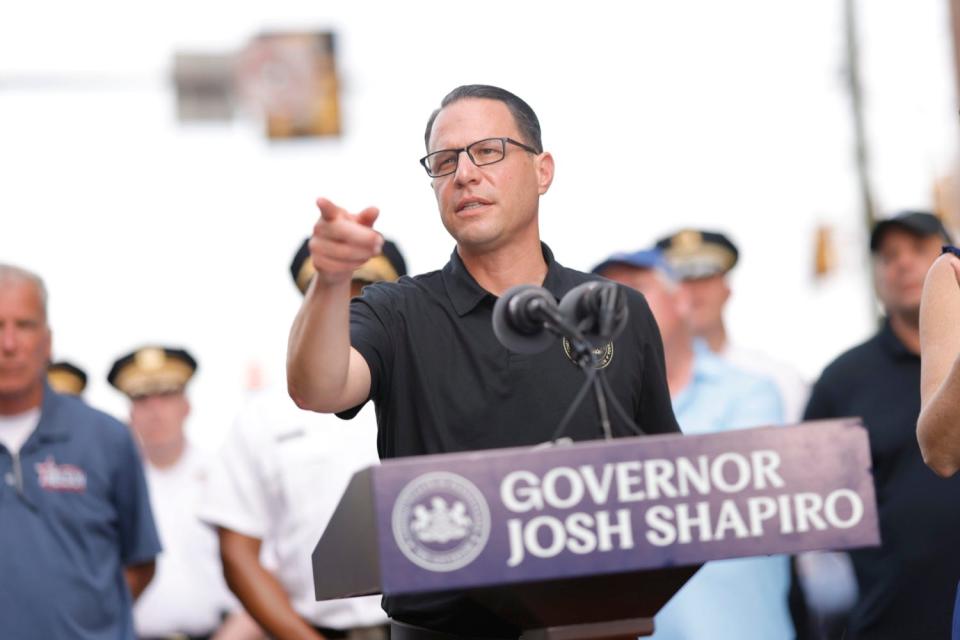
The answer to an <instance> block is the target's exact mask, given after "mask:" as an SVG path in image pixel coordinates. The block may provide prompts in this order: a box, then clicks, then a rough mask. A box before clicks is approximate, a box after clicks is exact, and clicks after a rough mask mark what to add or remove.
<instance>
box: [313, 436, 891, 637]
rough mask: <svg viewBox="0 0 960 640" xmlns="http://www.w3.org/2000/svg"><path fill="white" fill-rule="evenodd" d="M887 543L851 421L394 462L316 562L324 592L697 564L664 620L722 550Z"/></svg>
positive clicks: (371, 481) (623, 574)
mask: <svg viewBox="0 0 960 640" xmlns="http://www.w3.org/2000/svg"><path fill="white" fill-rule="evenodd" d="M879 541H880V536H879V530H878V526H877V513H876V501H875V497H874V491H873V480H872V476H871V472H870V452H869V445H868V440H867V433H866V430H865V429H864V428H863V426H862V425H861V424H860V422H859V420H856V419H850V420H833V421H823V422H812V423H804V424H801V425H796V426H791V427H763V428H756V429H745V430H738V431H730V432H726V433H719V434H711V435H699V436H682V435H670V436H647V437H639V438H622V439H617V440H612V441H591V442H581V443H577V444H571V445H558V446H552V447H546V448H537V449H530V448H514V449H497V450H490V451H477V452H470V453H458V454H444V455H434V456H421V457H414V458H404V459H399V460H389V461H385V462H384V463H383V464H382V465H380V466H376V467H371V468H369V469H366V470H364V471H362V472H360V473H358V474H357V475H356V476H355V477H354V479H353V481H352V482H351V485H350V487H349V488H348V490H347V493H346V494H345V496H344V498H343V500H342V501H341V504H340V507H338V511H337V513H336V514H335V515H334V518H333V520H332V521H331V524H330V526H329V527H328V529H327V531H326V532H325V533H324V535H323V537H322V538H321V540H320V542H319V544H318V545H317V548H316V550H315V551H314V556H313V559H314V567H315V576H316V586H317V597H318V599H325V598H331V597H341V596H345V595H358V594H361V593H375V592H378V591H382V592H383V593H387V594H391V595H396V594H406V593H420V592H436V591H447V590H450V589H457V590H466V591H470V590H480V591H483V590H487V592H489V590H491V589H497V588H510V589H512V590H514V591H524V590H527V589H533V590H536V589H537V588H543V585H553V586H558V585H562V584H564V583H570V584H573V583H577V581H580V582H579V584H581V585H585V584H600V583H599V582H584V580H587V581H589V580H594V581H596V579H598V578H602V579H603V580H604V582H603V584H606V583H607V582H609V581H610V580H614V581H615V582H617V583H618V584H621V585H622V584H628V585H631V588H632V586H633V585H635V584H639V583H641V582H644V581H645V580H647V581H649V580H656V579H660V578H657V577H656V576H658V575H660V576H661V577H663V576H668V574H667V573H663V570H671V569H676V568H682V567H683V568H685V567H692V568H691V569H688V570H686V571H685V572H683V573H682V574H678V573H676V572H674V573H673V574H669V575H671V576H672V578H670V579H667V578H664V579H665V580H666V581H667V582H669V583H670V586H669V588H668V589H667V591H668V593H666V594H661V596H663V597H659V598H658V599H657V604H656V605H652V606H651V607H648V608H647V609H645V610H644V611H643V613H642V615H652V612H655V610H656V609H659V607H660V606H662V605H663V604H664V603H665V602H666V600H667V599H669V597H670V595H671V594H672V593H673V592H674V591H676V590H677V589H679V587H680V586H682V584H683V581H685V580H686V579H688V578H689V576H690V575H692V573H693V572H694V571H695V570H696V567H697V566H698V565H700V564H702V563H704V562H708V561H710V560H718V559H723V558H735V557H744V556H756V555H766V554H779V553H796V552H799V551H807V550H814V549H847V548H854V547H863V546H870V545H876V544H879ZM657 572H661V573H660V574H658V573H657ZM677 576H680V577H679V578H678V577H677ZM668 577H669V576H668ZM611 584H613V583H611ZM638 590H639V591H642V589H640V588H639V587H638ZM540 621H541V622H542V620H540ZM566 622H567V623H570V622H571V620H569V619H568V620H566ZM572 622H576V620H572Z"/></svg>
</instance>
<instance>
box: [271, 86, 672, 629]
mask: <svg viewBox="0 0 960 640" xmlns="http://www.w3.org/2000/svg"><path fill="white" fill-rule="evenodd" d="M425 141H426V147H427V151H428V154H427V156H425V157H424V158H423V159H422V160H421V163H422V164H423V166H424V168H425V169H426V170H427V174H428V175H429V176H430V177H431V178H432V179H433V182H432V185H433V189H434V193H435V195H436V198H437V204H438V208H439V210H440V218H441V221H442V222H443V224H444V226H445V227H446V229H447V231H448V232H449V233H450V235H451V236H453V238H454V240H455V241H456V249H455V250H454V252H453V254H452V255H451V258H450V261H449V262H448V263H447V265H446V266H445V267H444V268H443V269H441V270H439V271H434V272H432V273H428V274H424V275H421V276H417V277H414V278H401V279H400V281H399V282H397V283H391V284H376V285H371V286H369V287H367V288H366V289H365V290H364V293H363V295H362V296H361V297H360V298H359V299H356V300H354V302H353V303H352V305H351V304H350V303H349V302H348V301H349V297H350V274H351V272H352V271H353V270H354V269H356V268H357V267H358V266H360V265H361V264H362V263H363V262H364V261H366V260H367V259H369V258H370V257H371V256H373V255H375V254H376V253H378V252H379V250H380V247H381V244H382V242H383V240H382V238H381V237H380V235H379V234H378V233H377V232H376V231H374V230H373V223H374V221H375V220H376V217H377V215H378V213H379V212H378V210H377V209H375V208H368V209H365V210H363V211H361V212H359V213H356V214H352V213H349V212H347V211H346V210H344V209H343V208H341V207H338V206H336V205H334V204H333V203H331V202H330V201H328V200H325V199H320V200H319V201H318V205H319V208H320V214H321V217H320V220H318V222H317V224H316V225H315V226H314V230H313V236H312V238H311V240H310V252H311V256H312V260H313V263H314V266H315V267H316V269H317V277H315V278H314V280H313V284H312V285H311V286H310V289H309V290H308V291H307V293H306V294H305V297H304V304H303V307H302V308H301V310H300V312H299V314H298V315H297V318H296V320H295V321H294V325H293V328H292V330H291V334H290V345H289V351H288V359H287V374H288V375H287V378H288V384H289V388H290V393H291V396H292V397H293V398H294V400H295V401H296V402H297V404H298V405H299V406H301V407H303V408H307V409H313V410H315V411H324V412H341V416H342V417H350V416H351V415H352V414H353V413H355V412H356V410H357V408H358V407H359V406H361V405H362V404H363V403H365V402H366V401H367V400H370V399H373V401H374V403H375V405H376V410H377V421H378V424H379V435H378V448H379V451H380V456H381V457H383V458H392V457H398V456H410V455H421V454H432V453H444V452H451V451H465V450H472V449H488V448H495V447H507V446H518V445H534V444H537V443H541V442H544V441H547V440H549V439H550V438H551V435H552V434H553V431H554V429H555V428H556V426H557V424H558V423H559V422H560V420H561V418H562V416H563V414H564V412H565V411H566V410H567V407H568V405H569V403H570V401H571V399H572V398H573V396H574V395H575V393H576V391H577V390H578V389H579V388H580V386H581V384H582V382H583V375H582V374H581V373H580V371H579V370H578V369H577V368H576V367H575V366H574V364H573V363H572V361H571V360H570V359H569V358H568V356H567V355H566V352H565V350H564V348H563V346H562V344H561V341H560V340H557V341H556V342H555V344H554V345H552V347H551V348H550V349H547V350H546V351H545V352H543V353H540V354H537V355H520V354H515V353H511V352H509V351H507V350H506V349H505V348H504V347H503V346H501V345H500V343H499V342H498V341H497V339H496V337H495V336H494V334H493V330H492V328H491V314H492V310H493V305H494V302H495V301H496V297H497V296H499V295H501V294H502V293H503V292H504V291H506V290H507V289H509V288H510V287H512V286H514V285H518V284H535V285H542V286H543V287H545V288H546V289H547V290H549V291H550V292H551V293H552V294H553V295H554V296H555V297H557V298H558V299H559V298H560V297H562V296H563V295H564V294H565V293H566V292H567V291H569V290H570V289H572V288H573V287H574V286H576V285H578V284H580V283H581V282H584V281H585V280H588V279H592V278H595V277H596V276H591V275H588V274H584V273H580V272H577V271H573V270H572V269H567V268H566V267H563V266H561V265H560V264H559V263H557V262H556V261H555V260H554V258H553V254H552V253H551V252H550V249H549V248H547V246H546V245H544V244H542V243H541V242H540V230H539V222H538V212H539V198H540V196H541V195H543V194H544V193H546V192H547V189H549V187H550V183H551V182H552V180H553V172H554V161H553V157H552V156H551V155H550V154H549V153H546V152H544V151H543V147H542V144H541V141H540V125H539V122H538V120H537V117H536V115H535V114H534V112H533V110H532V109H530V107H529V106H528V105H527V104H526V103H525V102H524V101H522V100H521V99H520V98H518V97H517V96H515V95H513V94H511V93H509V92H507V91H504V90H503V89H498V88H496V87H489V86H483V85H470V86H464V87H460V88H458V89H455V90H454V91H453V92H451V93H450V94H448V95H447V96H446V97H445V98H444V100H443V102H442V103H441V107H440V109H438V110H437V111H435V112H434V114H433V115H432V116H431V117H430V120H429V122H428V123H427V130H426V135H425ZM627 295H628V304H629V311H630V323H629V326H628V328H627V329H626V330H625V331H624V332H623V334H621V335H620V336H619V337H617V338H616V340H615V341H614V342H613V344H612V345H610V346H609V347H608V348H607V349H606V350H605V352H604V353H605V357H603V358H602V359H601V360H600V362H599V363H598V365H599V366H604V367H606V372H607V377H608V379H609V380H610V383H611V385H612V386H613V388H614V390H615V392H616V395H617V398H618V400H619V402H620V403H621V404H622V405H623V407H625V408H626V409H627V411H629V412H631V415H632V417H633V419H634V420H635V421H636V422H637V424H639V426H640V427H641V428H642V429H643V430H644V431H645V432H647V433H669V432H676V431H678V428H677V424H676V420H675V418H674V416H673V410H672V409H671V407H670V395H669V392H668V391H667V385H666V379H665V375H664V364H663V348H662V345H661V342H660V335H659V333H658V331H657V327H656V324H655V323H654V321H653V317H652V316H651V314H650V310H649V308H648V307H647V304H646V302H645V301H644V299H643V297H642V296H641V295H639V294H637V293H635V292H631V291H628V292H627ZM614 429H615V433H616V434H617V435H627V434H628V433H630V432H629V430H628V428H627V427H626V425H623V424H616V425H614ZM566 435H568V436H570V437H572V438H574V439H580V440H583V439H590V438H597V437H600V435H601V431H600V427H599V421H598V419H597V417H596V414H595V412H594V410H593V409H592V407H591V405H590V404H589V403H584V405H583V406H582V407H581V408H580V410H579V413H578V414H577V417H576V419H575V420H574V421H573V423H572V426H571V428H570V429H569V430H568V432H567V433H566ZM384 608H385V609H386V610H387V613H389V614H390V616H391V617H392V618H393V619H394V620H395V621H400V622H402V623H406V624H407V625H415V626H417V627H425V628H428V629H432V630H437V631H440V632H444V633H445V634H449V636H439V637H458V638H468V637H486V638H516V637H517V636H518V634H519V632H518V630H517V629H516V628H514V627H512V625H510V624H508V623H507V622H506V621H504V620H501V619H499V618H497V617H496V616H493V615H492V614H490V613H489V612H488V611H486V610H484V609H480V608H479V607H477V606H475V605H473V604H472V603H471V602H470V601H468V600H466V599H465V598H462V597H460V596H458V595H457V594H445V595H443V596H433V597H424V596H418V597H404V598H395V597H388V598H385V599H384ZM409 633H411V631H410V629H409V627H406V626H403V627H402V628H401V627H399V626H398V627H397V628H395V630H394V637H395V638H398V637H438V636H423V635H419V636H418V635H413V636H410V635H405V634H409ZM414 633H415V632H414Z"/></svg>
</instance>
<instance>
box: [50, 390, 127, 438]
mask: <svg viewBox="0 0 960 640" xmlns="http://www.w3.org/2000/svg"><path fill="white" fill-rule="evenodd" d="M53 406H54V412H55V413H54V418H53V419H55V420H57V421H58V422H62V423H64V424H66V427H67V428H68V429H69V430H70V432H71V435H73V436H75V438H76V439H77V440H79V441H80V442H82V443H83V444H84V446H88V445H89V446H93V447H104V446H107V447H122V448H126V447H133V448H135V446H136V445H135V444H134V442H133V435H132V434H131V433H130V428H129V427H127V425H125V424H124V423H122V422H120V420H118V419H117V418H114V417H113V416H111V415H110V414H108V413H106V412H105V411H101V410H100V409H96V408H94V407H91V406H90V405H89V404H87V403H86V402H85V401H84V400H82V399H80V398H77V397H74V396H70V395H65V394H56V396H55V399H54V401H53Z"/></svg>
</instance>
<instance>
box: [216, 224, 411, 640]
mask: <svg viewBox="0 0 960 640" xmlns="http://www.w3.org/2000/svg"><path fill="white" fill-rule="evenodd" d="M290 273H291V275H292V276H293V281H294V283H295V284H296V285H297V288H298V289H299V290H300V293H301V294H302V293H303V292H305V291H306V290H307V287H308V286H309V284H310V281H311V280H312V279H313V277H314V275H315V271H314V269H313V264H312V263H311V262H310V252H309V251H308V250H307V242H306V241H304V242H303V244H302V245H301V246H300V249H299V251H298V252H297V253H296V255H295V256H294V259H293V263H292V264H291V265H290ZM402 275H406V265H405V263H404V260H403V257H402V256H401V255H400V252H399V250H398V249H397V248H396V246H395V245H394V244H393V243H392V242H390V241H389V240H385V241H384V243H383V252H382V254H381V255H378V256H374V257H372V258H370V260H368V261H367V262H365V263H364V264H363V265H362V266H361V267H360V268H359V269H357V270H356V271H354V273H353V280H352V283H351V295H353V296H357V295H360V290H361V289H362V288H363V287H364V286H366V285H368V284H371V283H374V282H381V281H390V282H392V281H395V280H397V279H398V278H399V277H400V276H402ZM377 462H379V460H378V459H377V423H376V416H374V413H373V410H372V408H369V407H368V408H366V409H364V410H363V411H361V412H360V414H359V415H358V416H357V418H356V419H355V420H354V421H353V423H348V422H344V421H342V420H338V419H337V418H336V417H334V416H328V415H323V414H320V413H314V412H312V411H303V410H301V409H298V408H297V407H296V405H294V404H293V401H292V400H290V396H289V395H287V393H286V390H285V389H280V390H276V391H271V390H266V391H264V392H261V393H260V394H258V395H257V396H256V397H254V398H253V399H252V400H251V401H250V402H249V403H248V404H247V406H246V407H244V409H243V411H241V413H240V415H239V416H238V418H237V422H236V424H235V425H234V428H233V429H232V430H231V431H230V433H229V434H228V435H227V439H226V442H225V443H224V446H223V448H222V449H221V451H220V454H219V456H218V457H217V461H216V464H215V465H214V467H213V468H212V470H211V474H210V480H209V482H208V484H207V487H206V490H205V491H204V495H203V499H202V500H201V505H200V516H201V518H202V519H203V520H204V521H205V522H207V523H209V524H211V525H213V526H215V527H216V528H217V531H218V534H219V537H220V556H221V558H222V560H223V569H224V575H225V576H226V578H227V584H228V585H229V586H230V588H231V590H232V591H233V592H234V594H236V596H237V598H239V599H240V601H241V602H242V603H243V605H244V607H245V608H246V609H247V611H249V612H250V613H251V615H253V616H254V617H255V618H256V619H257V621H258V622H259V623H260V625H261V626H262V627H263V628H264V629H265V630H266V631H267V633H269V634H270V635H271V636H272V637H275V638H285V639H287V638H289V639H303V640H319V639H321V638H331V639H334V638H348V639H350V640H385V639H386V637H387V631H386V627H385V626H384V625H385V624H386V621H387V618H386V615H385V614H384V612H383V609H382V608H381V607H380V598H379V597H376V596H368V597H365V598H343V599H339V600H331V601H327V602H317V601H316V596H315V595H314V586H313V566H312V563H311V554H312V552H313V548H314V547H315V546H316V544H317V540H318V539H319V537H320V534H321V533H322V532H323V530H324V529H325V528H326V526H327V522H328V521H329V520H330V517H331V515H332V514H333V511H334V509H335V508H336V506H337V503H338V502H339V500H340V497H341V496H342V495H343V492H344V490H345V489H346V486H347V483H348V482H349V481H350V478H351V477H352V475H353V473H354V472H356V471H359V470H360V469H363V468H365V467H368V466H370V465H372V464H376V463H377ZM264 548H266V549H268V550H269V551H270V558H269V560H270V562H269V563H265V562H263V561H262V560H261V558H262V551H263V549H264Z"/></svg>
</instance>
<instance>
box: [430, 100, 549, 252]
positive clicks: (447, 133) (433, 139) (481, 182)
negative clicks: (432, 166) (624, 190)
mask: <svg viewBox="0 0 960 640" xmlns="http://www.w3.org/2000/svg"><path fill="white" fill-rule="evenodd" d="M503 137H509V138H513V139H514V140H517V141H519V142H524V143H529V141H527V140H523V139H522V138H521V136H520V132H519V130H518V128H517V124H516V122H515V120H514V118H513V115H512V114H511V113H510V110H509V109H508V108H507V106H506V105H505V104H503V103H502V102H500V101H498V100H486V99H477V98H465V99H463V100H458V101H457V102H454V103H453V104H451V105H449V106H447V107H445V108H444V109H443V110H442V111H441V112H440V113H439V114H438V115H437V118H436V120H434V123H433V129H432V131H431V133H430V145H429V151H430V152H433V151H439V150H440V149H457V148H461V147H466V146H467V145H469V144H472V143H474V142H477V141H478V140H484V139H486V138H503ZM552 180H553V158H552V157H551V156H550V154H549V153H542V154H540V155H534V154H532V153H529V152H527V151H524V150H523V149H521V148H520V147H518V146H516V145H512V144H507V145H506V155H505V156H504V158H503V160H501V161H500V162H497V163H495V164H490V165H485V166H483V167H478V166H476V165H474V164H473V162H471V161H470V158H468V157H467V154H466V153H465V152H464V153H461V154H460V157H459V161H458V165H457V170H456V171H455V172H454V173H452V174H450V175H448V176H442V177H440V178H434V179H433V182H432V184H433V190H434V194H435V195H436V198H437V205H438V207H439V209H440V218H441V220H442V221H443V226H444V227H446V229H447V231H448V232H449V233H450V235H451V236H453V238H454V239H455V240H456V241H457V244H458V245H460V246H461V247H465V248H468V249H473V250H476V251H490V250H493V249H496V248H498V247H500V246H503V245H505V244H507V243H508V242H510V241H511V240H514V239H515V238H517V237H518V236H522V235H523V234H525V233H526V234H529V233H536V231H537V223H538V221H537V211H538V205H539V200H540V196H541V195H542V194H544V193H546V191H547V189H548V188H549V187H550V182H551V181H552Z"/></svg>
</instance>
